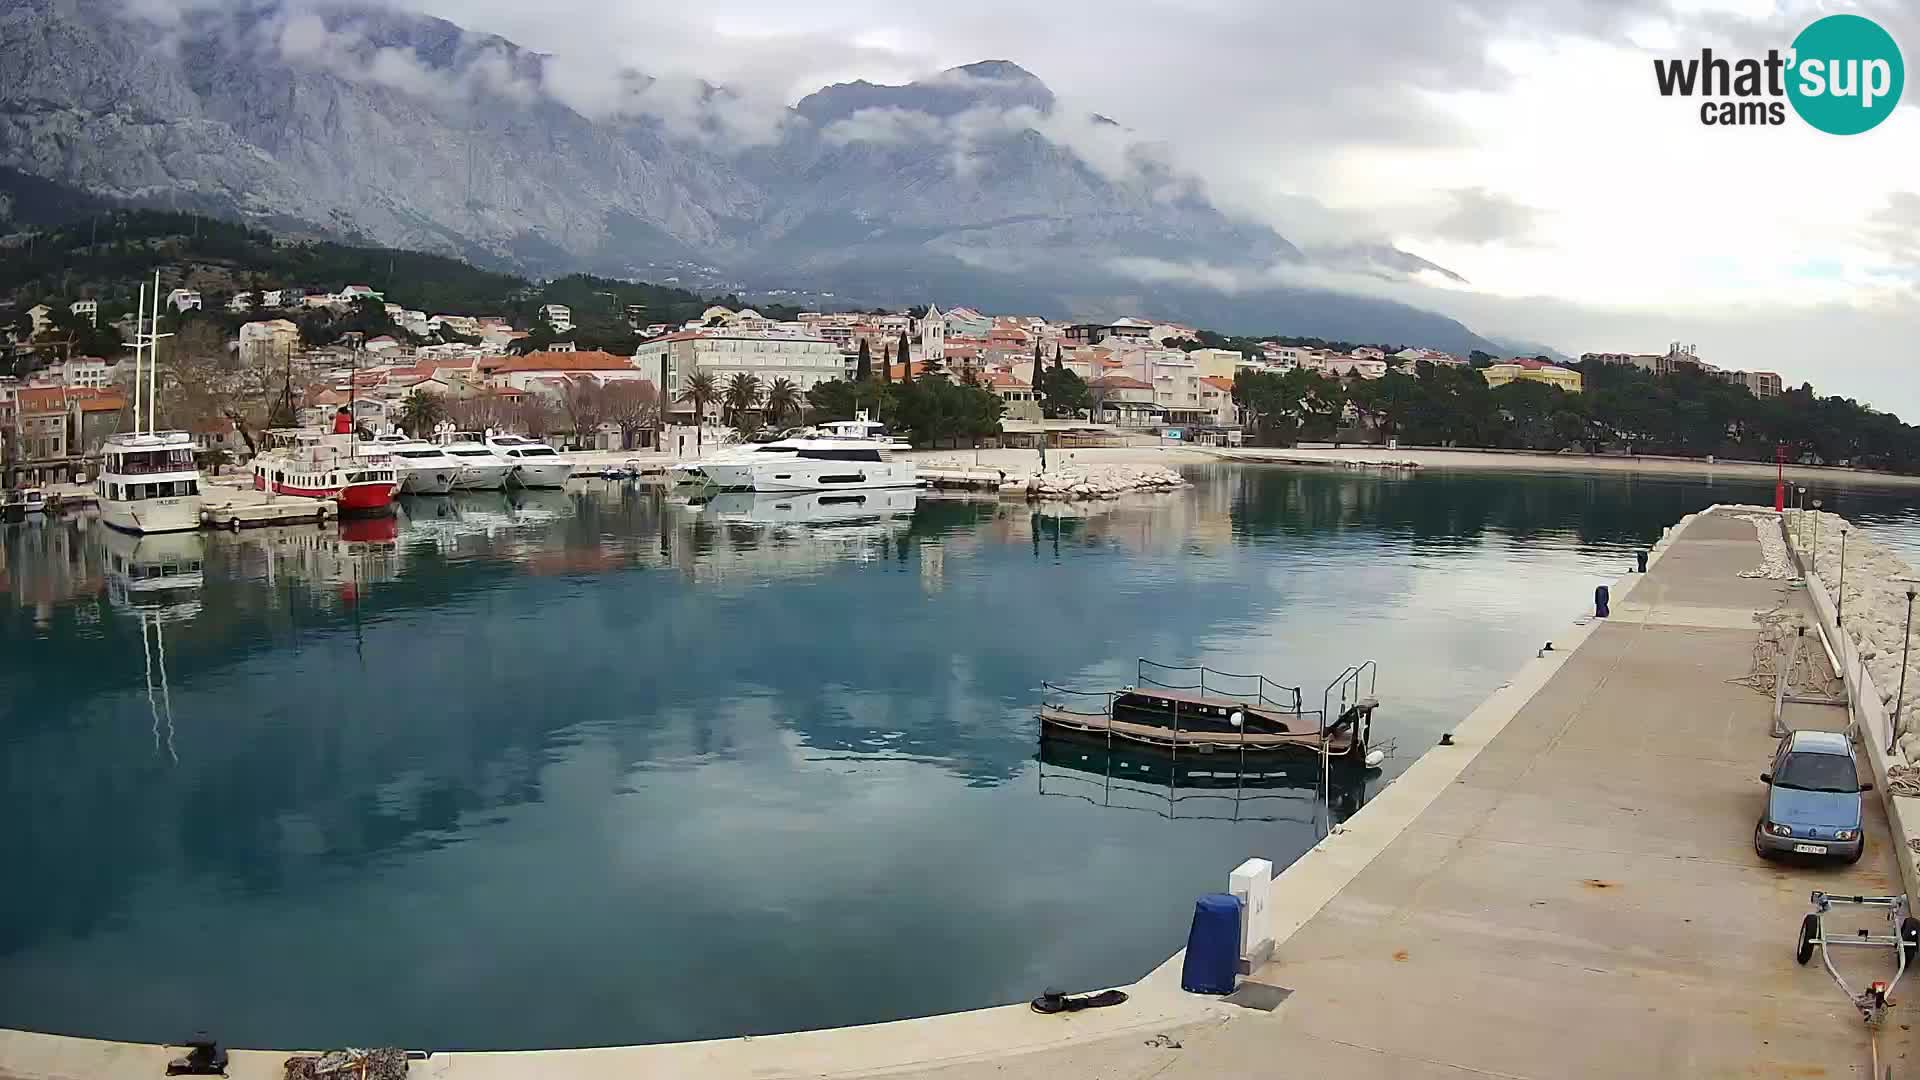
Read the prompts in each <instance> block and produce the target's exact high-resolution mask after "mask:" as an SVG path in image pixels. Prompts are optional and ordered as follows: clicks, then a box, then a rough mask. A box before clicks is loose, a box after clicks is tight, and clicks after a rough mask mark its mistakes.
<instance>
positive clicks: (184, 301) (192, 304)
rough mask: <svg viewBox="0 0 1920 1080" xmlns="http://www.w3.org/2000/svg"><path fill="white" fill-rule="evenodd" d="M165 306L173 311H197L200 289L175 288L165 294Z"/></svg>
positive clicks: (198, 308)
mask: <svg viewBox="0 0 1920 1080" xmlns="http://www.w3.org/2000/svg"><path fill="white" fill-rule="evenodd" d="M167 306H168V307H170V308H172V309H173V310H175V311H199V310H200V290H198V289H175V290H173V291H172V292H170V293H168V294H167Z"/></svg>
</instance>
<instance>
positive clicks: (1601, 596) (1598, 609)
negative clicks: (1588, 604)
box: [1593, 585, 1607, 619]
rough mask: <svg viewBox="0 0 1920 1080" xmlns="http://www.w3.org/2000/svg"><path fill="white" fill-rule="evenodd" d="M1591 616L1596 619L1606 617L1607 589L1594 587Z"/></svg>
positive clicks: (1602, 586) (1603, 586)
mask: <svg viewBox="0 0 1920 1080" xmlns="http://www.w3.org/2000/svg"><path fill="white" fill-rule="evenodd" d="M1593 616H1594V618H1596V619H1604V618H1606V617H1607V587H1606V586H1605V585H1600V586H1596V587H1595V588H1594V590H1593Z"/></svg>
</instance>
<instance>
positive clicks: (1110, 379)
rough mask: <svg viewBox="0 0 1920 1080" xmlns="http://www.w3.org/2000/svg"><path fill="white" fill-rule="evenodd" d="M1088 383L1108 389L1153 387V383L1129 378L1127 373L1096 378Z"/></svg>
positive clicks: (1148, 388) (1149, 388) (1147, 388)
mask: <svg viewBox="0 0 1920 1080" xmlns="http://www.w3.org/2000/svg"><path fill="white" fill-rule="evenodd" d="M1087 385H1088V386H1099V387H1104V388H1106V389H1108V390H1151V389H1153V384H1152V383H1144V382H1141V381H1140V380H1139V379H1134V378H1129V377H1127V376H1125V375H1108V376H1107V377H1105V378H1103V379H1095V380H1093V381H1092V382H1090V383H1088V384H1087Z"/></svg>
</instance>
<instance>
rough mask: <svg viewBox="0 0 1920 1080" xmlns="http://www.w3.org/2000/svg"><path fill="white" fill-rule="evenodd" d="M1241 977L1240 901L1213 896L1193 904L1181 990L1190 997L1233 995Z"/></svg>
mask: <svg viewBox="0 0 1920 1080" xmlns="http://www.w3.org/2000/svg"><path fill="white" fill-rule="evenodd" d="M1239 974H1240V898H1239V897H1237V896H1234V895H1233V894H1232V893H1210V894H1208V895H1206V896H1203V897H1201V898H1200V899H1199V900H1197V901H1195V902H1194V905H1193V929H1191V930H1189V931H1187V959H1186V963H1185V964H1183V965H1182V966H1181V968H1180V989H1182V990H1185V991H1186V992H1187V993H1189V994H1231V993H1233V983H1234V978H1235V977H1236V976H1238V975H1239Z"/></svg>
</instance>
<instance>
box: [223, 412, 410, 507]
mask: <svg viewBox="0 0 1920 1080" xmlns="http://www.w3.org/2000/svg"><path fill="white" fill-rule="evenodd" d="M267 444H268V449H267V450H266V452H264V453H262V454H261V455H260V456H258V457H256V458H254V459H253V486H254V489H255V490H256V491H271V492H273V493H274V494H276V495H294V496H298V497H301V498H307V499H327V500H331V501H333V502H334V503H335V504H337V505H338V506H339V508H340V512H341V513H342V514H384V513H387V512H389V511H390V510H391V509H392V507H393V496H394V494H395V493H396V492H397V491H399V489H400V479H399V477H398V475H396V473H395V472H394V466H393V459H392V458H390V457H389V456H387V455H386V454H384V453H365V454H363V453H361V452H360V447H359V444H358V440H357V438H356V437H355V436H354V435H353V434H351V433H339V434H322V433H320V432H317V431H307V430H280V431H270V432H268V433H267Z"/></svg>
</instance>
